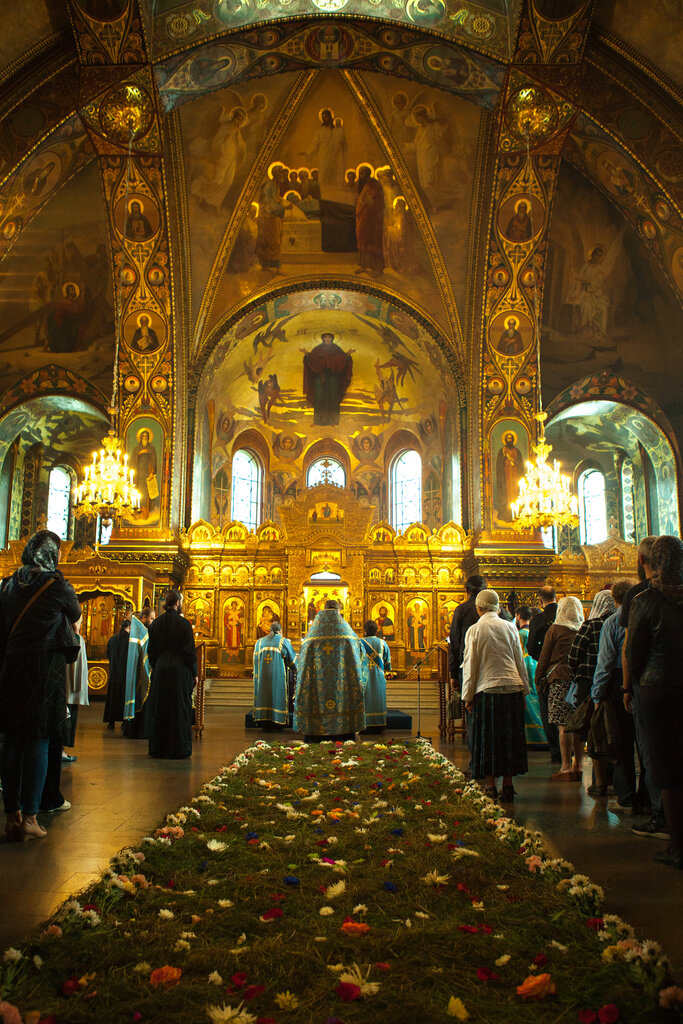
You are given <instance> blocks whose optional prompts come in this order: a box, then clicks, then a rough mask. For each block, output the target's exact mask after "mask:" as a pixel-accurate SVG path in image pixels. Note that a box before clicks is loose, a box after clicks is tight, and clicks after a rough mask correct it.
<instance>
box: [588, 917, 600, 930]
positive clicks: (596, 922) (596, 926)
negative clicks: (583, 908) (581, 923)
mask: <svg viewBox="0 0 683 1024" xmlns="http://www.w3.org/2000/svg"><path fill="white" fill-rule="evenodd" d="M603 924H604V922H603V920H602V918H601V917H589V918H588V920H587V921H586V928H590V930H591V931H592V932H599V931H602V928H603Z"/></svg>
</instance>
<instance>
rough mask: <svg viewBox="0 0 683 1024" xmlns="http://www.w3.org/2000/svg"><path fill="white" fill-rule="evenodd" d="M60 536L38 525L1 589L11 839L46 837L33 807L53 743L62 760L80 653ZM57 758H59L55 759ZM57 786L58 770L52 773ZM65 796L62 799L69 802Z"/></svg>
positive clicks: (5, 785)
mask: <svg viewBox="0 0 683 1024" xmlns="http://www.w3.org/2000/svg"><path fill="white" fill-rule="evenodd" d="M59 558H60V540H59V537H58V536H57V534H55V533H51V532H50V531H49V530H41V531H39V532H38V533H36V534H35V535H34V536H33V537H31V538H30V539H29V541H28V543H27V544H26V547H25V548H24V550H23V552H22V555H21V561H22V563H23V564H22V566H21V568H20V569H17V571H16V572H15V573H14V574H13V575H12V576H11V577H10V579H9V580H7V581H6V582H5V583H4V585H3V586H2V589H1V590H0V650H1V651H2V653H3V655H4V657H3V660H2V667H1V669H0V733H4V736H5V742H4V746H3V750H2V761H1V764H0V774H1V775H2V791H3V800H4V804H5V814H6V816H7V821H6V824H5V832H6V834H7V838H8V839H12V840H18V841H22V840H23V841H26V840H27V839H41V838H42V837H43V836H44V835H45V834H46V832H45V829H44V828H43V827H42V826H41V825H39V824H38V821H37V819H36V814H37V812H38V810H39V808H40V804H41V796H42V794H43V787H44V784H45V778H46V774H47V770H48V749H49V748H50V747H51V746H54V749H55V751H57V752H58V753H57V754H56V757H57V761H56V765H57V769H56V770H57V773H58V772H59V769H60V768H61V753H62V736H61V730H62V729H63V727H64V725H65V723H66V720H67V718H66V715H67V712H66V665H67V660H71V661H73V660H75V658H76V655H77V653H78V646H77V643H78V641H77V639H76V637H75V636H74V634H73V631H72V629H71V624H72V623H74V622H78V620H79V619H80V617H81V606H80V605H79V603H78V599H77V597H76V594H75V592H74V589H73V587H72V586H71V584H70V583H67V581H66V580H65V579H64V577H63V576H62V574H61V572H60V571H59V569H58V568H57V565H58V563H59ZM52 760H54V758H53V759H52ZM52 783H53V788H54V789H55V792H56V793H58V794H59V777H58V774H57V778H56V779H52ZM59 797H60V798H61V800H60V803H59V806H51V807H48V808H47V810H59V809H60V807H62V808H68V807H69V806H70V804H67V802H66V801H65V800H64V797H62V796H61V794H59Z"/></svg>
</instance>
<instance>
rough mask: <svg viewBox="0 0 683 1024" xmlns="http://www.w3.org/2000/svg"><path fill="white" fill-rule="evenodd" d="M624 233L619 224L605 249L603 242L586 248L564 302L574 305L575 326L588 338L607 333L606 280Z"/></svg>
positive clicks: (597, 337) (614, 261)
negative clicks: (581, 264) (583, 258)
mask: <svg viewBox="0 0 683 1024" xmlns="http://www.w3.org/2000/svg"><path fill="white" fill-rule="evenodd" d="M623 234H624V228H623V227H622V228H621V230H620V231H619V232H618V233H617V234H616V236H615V238H614V240H613V241H612V243H611V245H610V246H609V248H608V249H607V251H605V248H604V246H602V245H594V246H593V247H592V248H591V249H590V250H589V252H588V258H587V260H586V262H585V263H584V265H583V266H582V267H581V269H580V270H579V272H578V274H577V276H576V280H575V281H574V284H573V285H572V287H571V289H570V291H569V294H568V296H567V302H568V303H569V304H570V305H572V306H574V329H575V330H576V331H578V332H579V333H580V334H581V335H582V337H584V338H585V339H586V340H588V341H599V340H600V339H601V338H604V337H606V335H607V316H608V313H609V307H610V298H609V295H608V294H607V292H606V291H605V279H606V278H607V277H608V276H609V274H610V273H611V272H612V269H613V268H614V264H615V263H616V260H617V256H618V255H619V251H620V245H621V239H622V236H623Z"/></svg>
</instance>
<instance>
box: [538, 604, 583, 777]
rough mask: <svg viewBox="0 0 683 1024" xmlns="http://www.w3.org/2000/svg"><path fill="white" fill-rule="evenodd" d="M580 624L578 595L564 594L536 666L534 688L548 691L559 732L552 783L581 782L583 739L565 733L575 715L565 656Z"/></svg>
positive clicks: (550, 716) (550, 713) (550, 715)
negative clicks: (569, 697) (557, 760)
mask: <svg viewBox="0 0 683 1024" xmlns="http://www.w3.org/2000/svg"><path fill="white" fill-rule="evenodd" d="M582 623H583V608H582V607H581V602H580V601H579V599H578V597H563V598H562V600H561V601H560V602H559V604H558V606H557V616H556V617H555V621H554V623H553V624H552V626H551V627H550V628H549V630H548V632H547V633H546V635H545V639H544V641H543V647H542V649H541V655H540V657H539V659H538V665H537V666H536V689H537V690H538V691H539V692H541V693H542V692H547V693H548V721H549V722H550V723H551V724H552V725H556V726H557V727H558V729H559V732H560V752H561V754H562V765H561V767H560V770H559V771H558V772H554V773H553V775H552V778H553V779H554V780H555V782H580V781H581V775H582V773H581V761H582V758H583V740H582V739H581V738H580V737H579V736H577V735H576V734H575V733H569V732H565V728H564V727H565V725H566V724H567V722H568V721H569V719H570V718H571V717H572V715H573V714H574V709H573V708H572V707H571V706H570V705H569V704H567V702H566V700H565V698H566V696H567V694H568V693H569V687H570V685H571V682H572V676H571V672H570V670H569V665H568V664H567V659H568V657H569V652H570V650H571V647H572V644H573V642H574V639H575V637H576V634H577V633H578V631H579V629H580V627H581V624H582ZM572 755H573V759H572Z"/></svg>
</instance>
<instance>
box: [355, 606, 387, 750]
mask: <svg viewBox="0 0 683 1024" xmlns="http://www.w3.org/2000/svg"><path fill="white" fill-rule="evenodd" d="M364 629H365V636H364V637H363V639H362V640H361V644H362V646H363V650H364V652H365V654H366V655H367V659H368V685H367V686H366V688H365V724H366V727H367V728H368V729H372V730H373V732H374V731H377V732H380V731H381V730H382V729H385V728H386V724H387V674H388V673H389V672H391V653H390V651H389V644H388V643H387V642H386V640H384V639H383V638H382V637H381V636H378V635H377V633H378V632H379V630H378V626H377V623H376V622H375V621H374V620H373V619H369V620H368V621H367V622H366V623H365V627H364Z"/></svg>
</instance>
